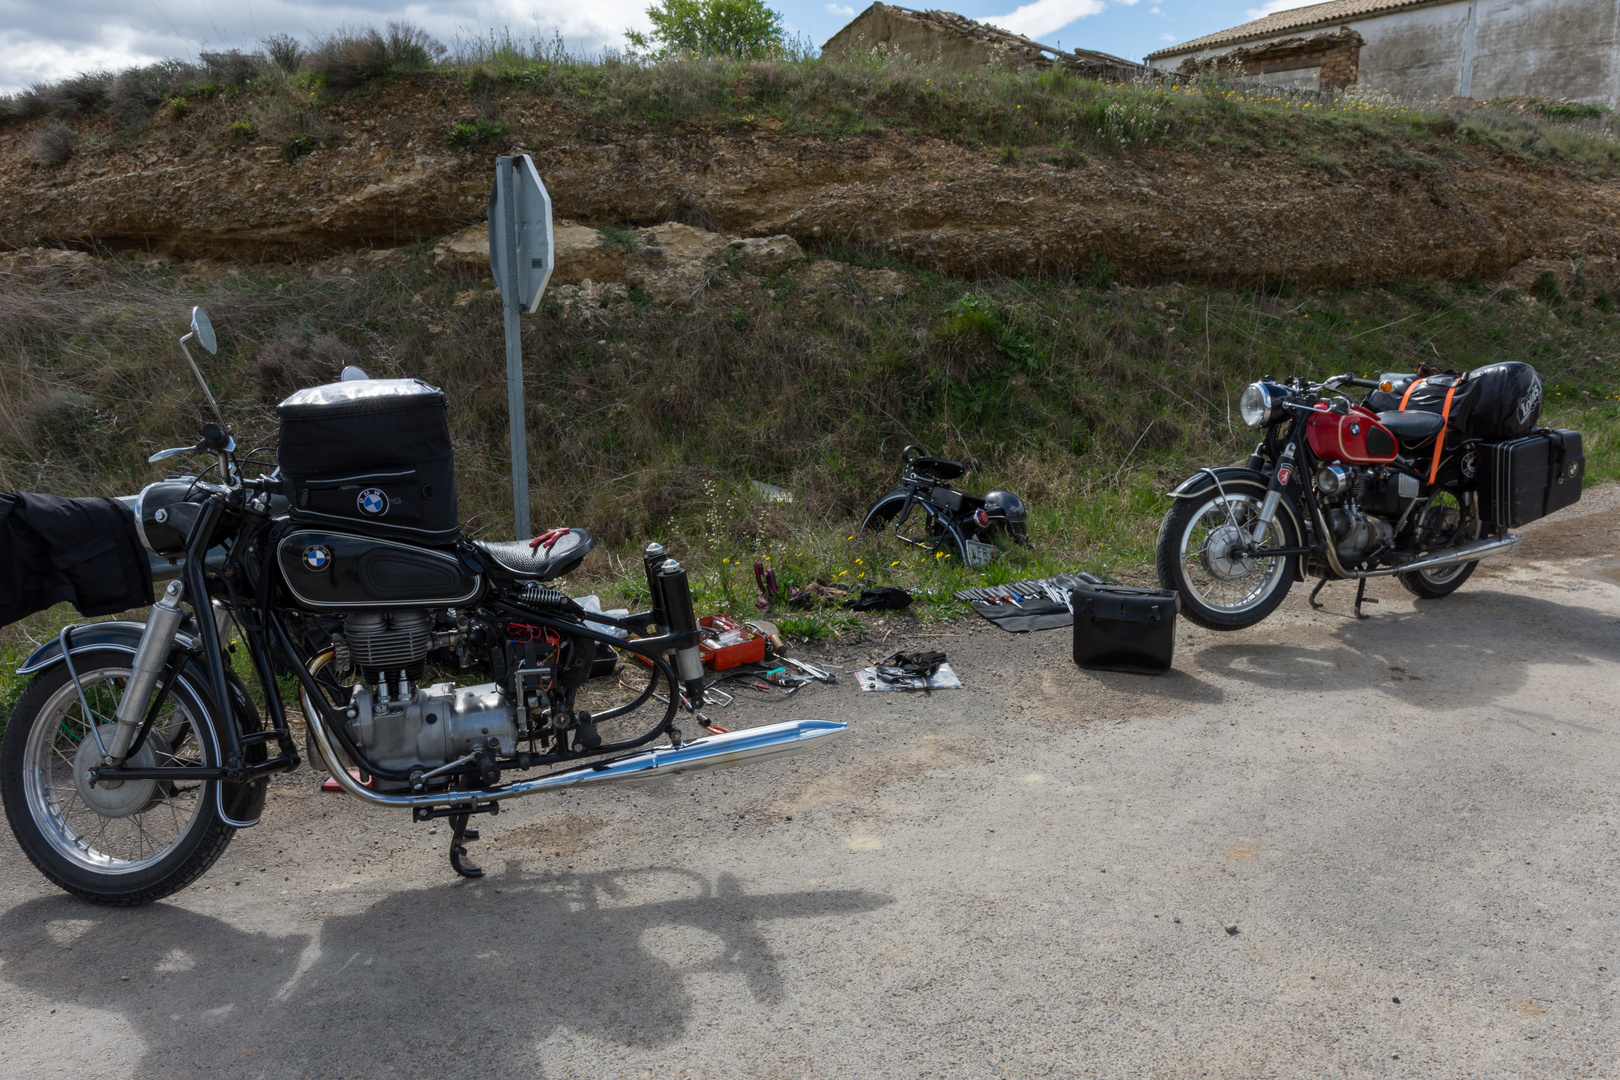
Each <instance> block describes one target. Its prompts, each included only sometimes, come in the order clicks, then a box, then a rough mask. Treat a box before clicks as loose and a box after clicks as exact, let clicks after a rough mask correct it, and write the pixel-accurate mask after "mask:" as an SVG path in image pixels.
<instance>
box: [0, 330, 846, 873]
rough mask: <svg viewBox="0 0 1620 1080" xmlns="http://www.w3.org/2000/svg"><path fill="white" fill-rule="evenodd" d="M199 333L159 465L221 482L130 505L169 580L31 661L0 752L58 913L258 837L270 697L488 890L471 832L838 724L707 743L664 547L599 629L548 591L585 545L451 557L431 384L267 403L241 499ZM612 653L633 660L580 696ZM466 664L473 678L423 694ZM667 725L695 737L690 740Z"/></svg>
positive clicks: (0, 781) (684, 610)
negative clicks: (132, 614)
mask: <svg viewBox="0 0 1620 1080" xmlns="http://www.w3.org/2000/svg"><path fill="white" fill-rule="evenodd" d="M192 339H195V340H196V341H198V342H199V343H200V344H201V345H202V346H203V347H204V348H205V349H207V350H208V352H210V353H213V352H215V351H216V345H215V341H214V335H213V330H212V328H211V326H210V325H209V323H208V319H207V316H206V315H204V314H203V312H202V311H201V310H195V311H194V312H193V316H192V324H191V332H190V333H188V334H187V335H185V336H184V337H182V338H181V339H180V346H181V350H182V352H184V353H185V357H186V360H187V362H188V363H189V364H190V365H191V368H192V371H193V372H194V373H195V374H196V375H197V379H198V381H199V382H201V383H202V386H203V392H204V395H205V396H206V397H207V398H208V403H209V405H210V407H212V408H213V411H214V416H215V419H216V420H218V423H213V424H208V425H205V426H204V428H203V436H202V440H201V442H199V443H198V444H197V445H196V446H192V447H183V448H180V449H176V450H166V451H164V452H162V453H159V454H156V455H154V456H153V457H152V459H151V460H152V461H153V462H157V461H161V460H164V459H166V458H169V457H173V456H177V455H183V454H198V455H206V456H209V457H212V458H213V463H212V464H211V465H209V466H208V467H207V468H205V469H203V470H201V471H200V472H198V473H196V474H194V475H184V476H175V477H170V478H168V479H166V480H161V481H159V482H157V483H154V484H152V485H150V486H148V487H147V488H146V489H145V490H144V491H142V492H141V494H140V496H139V497H138V499H137V500H136V505H135V512H136V522H137V526H138V529H139V531H140V534H141V539H142V540H143V542H144V543H145V544H146V546H147V547H148V548H149V549H150V550H151V552H152V553H153V555H154V558H155V559H156V560H158V561H159V562H161V564H162V565H163V566H165V567H168V568H169V573H170V574H171V575H173V578H174V579H173V580H172V581H170V582H169V584H168V586H167V587H166V588H165V589H164V590H163V594H162V596H161V597H160V598H158V600H157V603H156V604H154V605H153V606H152V608H151V612H150V615H149V617H148V618H147V620H146V622H145V623H144V624H143V623H138V622H100V623H92V624H87V625H80V626H69V627H68V628H66V629H64V630H63V631H62V632H61V635H60V637H58V638H57V639H56V640H54V641H52V642H50V643H48V644H46V645H45V646H43V647H42V648H40V649H39V650H37V651H36V652H35V653H34V654H33V655H32V656H30V657H29V658H28V660H27V662H26V663H25V664H24V665H23V666H22V668H21V669H20V671H21V672H22V673H25V674H30V675H32V676H33V679H32V681H31V682H30V684H29V686H28V687H27V689H26V690H25V691H24V693H23V695H22V696H21V699H20V700H19V701H18V703H17V706H16V708H15V709H14V710H13V712H12V714H11V719H10V723H9V725H8V726H7V728H6V732H5V738H4V742H3V745H0V794H3V797H4V803H5V810H6V816H7V818H8V820H9V821H10V823H11V828H12V830H13V832H15V834H16V836H17V840H18V842H19V843H20V844H21V846H22V849H23V851H24V852H26V853H27V855H28V857H29V858H30V859H31V860H33V862H34V865H35V866H37V867H38V868H39V870H40V871H41V872H42V873H43V874H44V875H45V876H46V877H48V878H50V879H51V880H52V881H53V882H55V883H56V884H57V885H59V886H61V887H62V888H64V889H66V890H67V891H69V892H72V893H75V894H77V895H78V896H81V897H83V898H85V899H87V900H91V901H94V902H98V903H106V904H141V903H146V902H148V901H152V900H156V899H158V898H160V897H163V896H166V895H168V894H170V893H173V892H175V891H176V890H178V889H180V888H183V887H184V886H185V885H187V884H189V883H190V882H191V881H193V880H195V879H196V878H197V877H198V876H200V875H201V874H202V873H203V872H204V871H206V870H207V869H208V868H209V866H211V865H212V864H213V862H214V861H215V860H216V859H218V858H219V856H220V854H221V853H222V852H223V851H224V849H225V846H226V845H227V844H228V843H229V842H230V840H231V837H232V835H233V834H234V832H235V830H237V829H239V828H243V827H245V826H250V825H253V824H256V823H257V822H258V819H259V815H260V811H261V809H262V808H263V806H264V802H265V790H266V787H267V785H268V783H269V778H270V777H271V776H272V775H274V774H276V773H285V772H290V771H292V770H294V769H296V768H297V767H298V766H299V764H300V761H301V760H303V759H302V758H301V756H300V752H299V747H298V745H297V742H296V740H295V738H294V730H293V726H292V722H291V721H290V719H289V714H288V710H287V707H286V703H284V702H283V700H282V695H281V692H280V690H279V688H278V679H281V678H286V677H288V676H290V677H291V678H292V679H293V680H295V682H296V686H297V690H296V694H297V698H298V701H299V705H300V707H301V711H302V713H303V726H304V727H305V729H306V734H307V743H306V747H305V753H306V754H307V755H308V757H309V759H310V761H311V765H312V766H313V767H315V768H316V769H317V770H318V772H320V773H322V774H326V773H329V774H330V775H331V777H332V778H333V780H335V782H336V784H337V785H338V786H339V787H340V788H341V789H342V790H343V791H345V792H347V793H348V794H349V795H351V796H353V797H354V798H356V799H358V800H360V801H361V802H364V803H368V804H370V805H372V806H380V807H391V808H398V809H401V810H406V811H409V812H410V814H411V816H412V818H413V820H416V821H428V820H431V819H434V818H441V817H442V818H448V819H449V824H450V826H451V833H452V837H451V841H450V861H451V864H452V866H453V867H454V868H455V870H456V871H457V872H458V873H461V874H463V875H466V876H477V875H478V874H479V873H481V871H479V870H478V869H477V868H476V867H474V866H470V865H468V864H467V863H465V862H464V858H465V856H466V848H465V846H464V845H465V844H466V842H467V841H469V840H473V839H476V838H477V830H476V829H472V828H469V827H468V821H469V819H470V818H471V817H472V816H473V815H478V814H494V813H497V812H498V811H499V809H500V806H501V802H502V801H503V800H505V799H509V798H514V797H517V796H520V795H531V794H535V793H538V792H542V791H555V790H561V789H563V788H568V787H575V786H581V785H590V784H611V783H619V782H626V781H638V780H644V779H647V778H649V777H653V776H658V775H675V774H686V773H692V772H700V771H704V770H708V769H718V768H726V767H729V766H734V765H742V764H747V763H750V762H754V761H762V760H765V759H768V758H774V757H779V756H781V755H783V754H788V753H794V752H797V751H800V750H804V749H807V748H809V747H811V746H812V745H815V744H816V743H817V742H819V740H821V739H822V738H824V737H826V736H828V735H832V734H835V733H837V732H840V731H843V730H844V729H845V726H846V725H844V724H840V723H834V722H831V721H825V720H801V721H795V722H789V723H781V724H773V725H769V726H766V727H760V728H754V729H752V730H747V731H738V732H731V733H715V732H712V731H709V724H708V721H707V719H706V718H705V717H704V715H703V713H702V711H701V710H702V708H703V705H704V688H703V682H702V676H703V664H702V659H701V656H700V653H699V649H698V642H699V639H700V633H701V631H700V629H699V627H698V622H697V619H696V617H695V614H694V612H693V608H692V597H691V593H690V591H689V589H688V584H687V576H686V572H685V571H684V570H683V569H682V568H681V566H680V564H679V563H678V562H676V561H675V560H674V559H672V558H669V557H668V554H667V553H666V552H665V551H664V549H663V548H662V547H660V546H659V545H657V544H653V545H650V546H649V547H648V548H647V550H646V552H645V556H644V564H645V570H646V580H647V588H648V590H649V592H650V595H651V608H650V609H649V610H647V611H644V612H640V613H636V614H633V615H630V616H629V617H627V618H613V617H610V616H608V615H604V614H601V613H600V612H595V611H587V610H585V609H584V608H582V607H581V606H580V605H579V604H577V603H575V602H574V601H573V600H572V599H570V598H569V597H568V596H567V595H565V594H564V593H563V592H561V591H559V590H558V589H557V588H555V587H554V586H553V585H551V584H549V583H550V582H553V581H555V580H556V579H557V578H559V577H560V576H562V575H563V574H566V573H567V572H569V571H570V570H572V569H573V568H574V567H576V566H578V565H579V563H580V561H581V560H582V559H583V558H584V557H585V555H586V554H587V553H588V552H589V551H590V550H591V549H592V547H593V546H594V544H595V541H594V540H593V539H592V537H591V535H590V533H589V532H587V531H585V530H583V529H572V530H568V529H558V530H552V531H551V532H549V533H547V534H545V535H544V536H542V537H540V538H538V539H536V540H535V541H532V542H531V541H523V540H519V541H514V542H507V543H488V542H483V541H474V540H468V539H466V538H464V537H463V536H462V535H461V529H460V524H459V520H458V515H457V510H456V494H455V471H454V464H453V458H452V454H451V445H450V437H449V428H448V425H447V422H446V419H445V399H444V395H443V394H442V393H441V392H440V391H439V390H437V389H436V388H434V387H431V386H428V385H427V384H426V383H422V382H419V381H417V380H413V379H369V378H366V377H365V375H364V373H363V372H360V371H359V370H358V369H349V370H347V371H345V373H344V379H343V381H341V382H338V383H335V384H332V385H327V386H319V387H313V388H311V389H307V390H302V391H299V392H298V393H295V394H294V395H292V396H291V397H290V398H288V399H287V400H286V401H284V402H282V403H281V405H280V406H279V408H278V414H279V417H280V421H281V432H280V438H279V441H278V444H277V446H276V456H277V467H276V468H274V470H273V471H272V472H271V473H270V474H269V475H267V476H266V475H260V476H258V477H256V478H250V477H249V476H247V475H246V473H245V471H244V470H245V469H247V468H248V467H249V466H250V465H251V464H253V460H252V455H251V454H249V455H247V456H246V457H239V456H238V455H237V453H236V444H235V442H234V440H233V439H232V438H231V436H230V435H229V433H228V432H227V431H226V428H225V423H224V420H223V418H222V417H221V416H220V413H219V409H218V406H217V405H216V404H215V403H214V399H213V396H212V395H211V394H209V393H208V386H207V383H206V382H205V381H204V380H203V379H202V375H201V372H200V371H198V369H197V365H196V363H195V362H194V361H192V358H191V354H190V352H189V350H188V349H187V348H186V342H187V341H188V340H192ZM283 500H285V502H283ZM281 506H285V507H286V509H285V512H277V511H278V509H279V508H280V507H281ZM630 635H639V636H630ZM237 637H239V639H240V641H241V643H242V644H243V646H244V649H243V650H242V652H241V653H238V651H237V647H236V645H235V644H231V642H232V639H233V638H237ZM613 650H617V651H618V652H620V653H625V654H632V655H634V656H635V657H638V658H639V659H640V661H643V662H644V663H634V664H628V665H625V667H624V669H623V670H622V671H620V672H618V673H617V676H616V678H615V679H613V680H607V679H601V680H597V681H598V682H601V683H611V686H610V687H608V688H606V689H603V690H597V689H594V688H593V685H592V683H591V681H590V680H591V676H592V673H593V669H596V668H598V667H599V666H600V665H601V664H602V660H603V658H604V656H605V657H606V659H607V661H608V662H607V667H609V668H612V667H613V666H614V664H613V657H614V655H615V654H614V652H613ZM233 656H235V657H238V658H239V659H240V662H241V664H242V666H243V668H244V669H245V670H246V672H247V674H248V675H249V677H250V678H252V679H254V680H255V681H256V682H257V683H258V690H259V694H258V697H259V699H260V700H262V701H263V703H264V707H265V713H264V715H261V714H260V712H259V708H258V707H257V706H256V705H255V695H254V694H253V693H252V692H250V691H249V689H248V686H247V684H246V683H245V682H244V680H243V678H242V677H241V676H239V675H238V672H237V665H236V663H233ZM469 669H470V670H472V671H474V672H477V673H478V677H479V678H481V679H482V680H483V681H482V682H479V683H477V684H475V685H458V684H456V683H455V682H453V681H448V680H446V681H438V682H431V683H430V682H429V674H430V672H431V673H433V674H434V675H442V674H444V673H445V672H447V671H452V670H463V671H464V670H469ZM620 688H623V689H620ZM653 702H657V703H659V707H656V708H654V709H652V710H651V712H650V714H649V718H648V719H644V720H638V719H637V714H638V710H641V709H642V708H643V707H644V706H647V705H649V703H653ZM683 712H684V713H686V714H687V715H689V716H690V717H691V718H693V719H694V720H695V722H696V724H697V726H699V727H702V728H704V729H705V732H704V733H696V734H698V737H696V738H693V739H691V740H690V741H688V740H687V738H685V736H684V735H683V733H682V731H681V730H680V729H679V728H678V727H677V726H676V721H677V719H678V718H679V717H680V716H681V715H682V713H683ZM660 740H662V741H660ZM655 743H657V745H654V744H655Z"/></svg>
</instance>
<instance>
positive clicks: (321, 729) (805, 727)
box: [305, 710, 849, 807]
mask: <svg viewBox="0 0 1620 1080" xmlns="http://www.w3.org/2000/svg"><path fill="white" fill-rule="evenodd" d="M305 720H306V722H307V723H308V724H309V732H310V735H311V736H312V737H313V738H314V740H315V744H316V747H317V749H318V750H319V752H320V755H321V757H322V758H323V759H325V760H326V761H328V762H334V761H341V760H342V758H341V757H340V756H339V755H338V753H337V748H336V747H335V746H333V745H332V741H331V739H330V737H329V736H328V734H327V731H326V725H325V724H324V723H323V722H322V721H321V719H320V715H319V713H318V712H317V711H315V710H309V711H308V712H307V713H306V714H305ZM848 730H849V725H848V724H842V723H839V722H837V721H835V720H789V721H787V722H786V723H782V724H767V725H766V726H764V727H757V728H749V729H747V730H745V731H730V732H727V733H725V734H723V735H705V736H704V737H703V738H701V739H693V740H692V741H691V742H688V743H683V744H681V745H680V746H669V745H665V746H655V747H652V748H651V749H649V750H643V751H640V752H639V753H635V754H628V755H626V756H624V757H620V758H611V759H609V760H607V761H599V762H596V763H594V764H590V765H582V766H580V767H579V768H577V769H569V770H567V771H566V772H560V773H552V774H551V775H550V776H542V777H537V778H536V779H533V780H519V781H516V782H515V783H512V784H509V785H507V786H506V787H502V788H497V789H495V790H494V791H445V792H438V793H436V794H430V795H391V794H386V793H384V792H380V791H372V790H371V789H370V788H367V787H364V786H362V785H361V784H360V783H359V781H357V780H355V778H354V777H352V776H350V775H349V770H347V769H341V768H340V769H335V770H333V772H332V778H333V779H334V780H336V781H337V782H338V786H339V787H341V788H342V789H343V790H344V791H346V792H348V793H349V794H350V795H353V796H354V797H355V798H357V799H359V800H360V801H361V802H367V803H371V804H372V805H373V806H403V807H418V806H422V807H432V806H472V805H474V804H476V803H484V802H490V801H492V800H498V799H515V798H517V797H518V796H520V795H533V794H535V793H537V792H541V791H552V790H560V789H562V788H570V787H585V786H587V785H592V784H624V783H637V782H640V781H643V780H654V779H658V778H660V777H667V776H686V775H691V774H695V773H700V772H709V771H712V770H715V769H730V768H735V767H736V766H738V765H752V764H754V763H756V762H760V761H770V760H772V759H774V758H781V757H788V756H790V755H792V754H801V753H803V752H804V751H806V750H810V749H812V748H813V747H815V746H816V744H818V743H819V742H820V741H821V740H822V739H825V738H826V737H827V736H829V735H837V734H838V733H840V732H843V731H848Z"/></svg>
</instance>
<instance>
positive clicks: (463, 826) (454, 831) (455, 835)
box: [450, 814, 484, 878]
mask: <svg viewBox="0 0 1620 1080" xmlns="http://www.w3.org/2000/svg"><path fill="white" fill-rule="evenodd" d="M450 830H451V831H450V869H452V870H454V871H455V872H456V873H458V874H460V875H461V876H462V877H465V878H481V877H483V876H484V872H483V871H482V870H480V869H479V868H478V867H476V866H474V865H472V864H471V863H467V864H463V863H462V861H461V860H462V858H463V857H464V856H465V855H466V854H467V847H466V843H465V842H466V841H468V840H476V839H478V830H477V829H469V828H468V827H467V815H466V814H453V815H451V817H450Z"/></svg>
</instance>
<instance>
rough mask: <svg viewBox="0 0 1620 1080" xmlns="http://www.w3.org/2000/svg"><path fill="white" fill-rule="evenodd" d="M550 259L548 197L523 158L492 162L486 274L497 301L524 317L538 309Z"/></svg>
mask: <svg viewBox="0 0 1620 1080" xmlns="http://www.w3.org/2000/svg"><path fill="white" fill-rule="evenodd" d="M555 265H556V258H555V256H554V255H553V253H552V243H551V196H550V195H549V194H547V193H546V186H545V185H544V184H542V183H541V182H540V174H539V173H538V172H536V171H535V168H534V161H533V160H531V159H530V157H529V155H528V154H521V155H518V156H515V157H500V158H496V159H495V189H494V190H493V191H491V192H490V195H489V268H490V270H492V271H493V272H494V274H495V283H496V284H497V285H499V286H500V290H501V296H502V297H503V298H504V299H505V300H506V302H507V303H509V304H511V303H516V305H517V308H518V310H519V311H523V312H529V311H533V310H534V309H535V306H536V305H538V304H539V303H540V294H541V293H542V292H544V291H545V288H546V282H547V281H548V280H550V278H551V270H552V267H553V266H555Z"/></svg>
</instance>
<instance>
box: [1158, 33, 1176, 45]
mask: <svg viewBox="0 0 1620 1080" xmlns="http://www.w3.org/2000/svg"><path fill="white" fill-rule="evenodd" d="M1159 40H1160V41H1168V42H1171V43H1175V42H1177V41H1180V40H1181V39H1180V38H1178V37H1176V35H1174V34H1160V35H1159Z"/></svg>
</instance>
